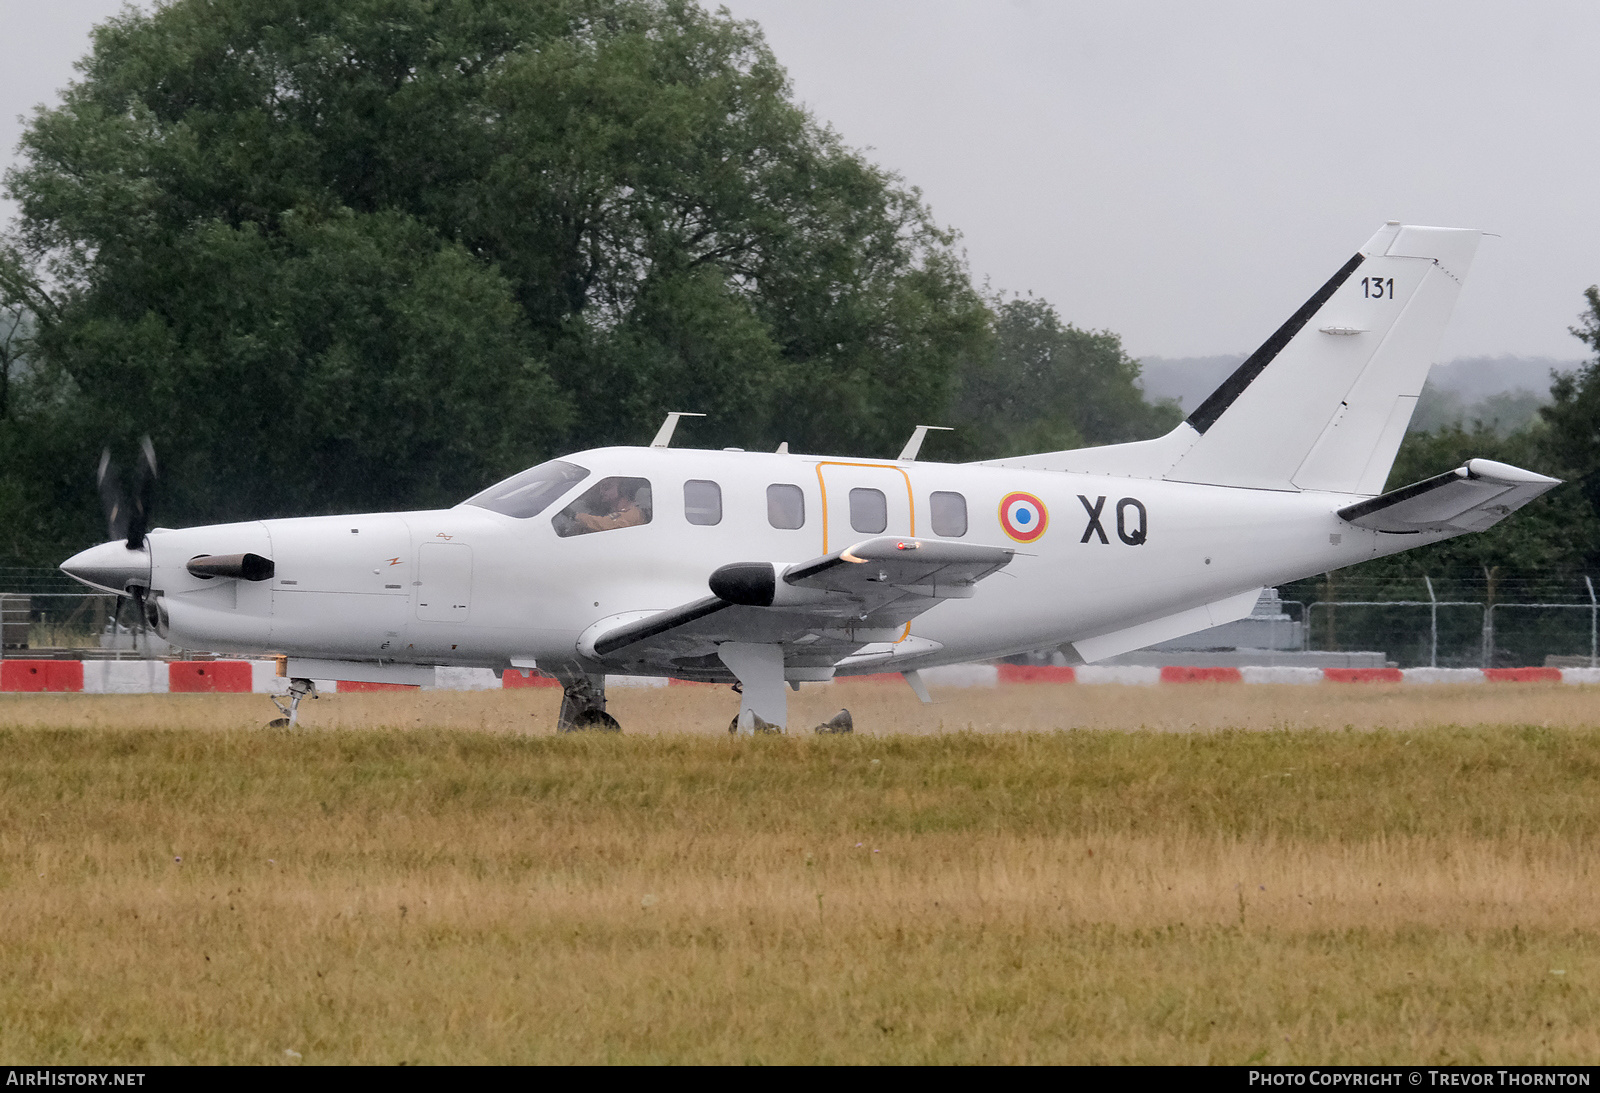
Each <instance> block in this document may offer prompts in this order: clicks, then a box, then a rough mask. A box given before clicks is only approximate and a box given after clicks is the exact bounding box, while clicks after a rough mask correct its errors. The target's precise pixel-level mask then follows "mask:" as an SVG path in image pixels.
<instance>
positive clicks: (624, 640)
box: [594, 596, 733, 657]
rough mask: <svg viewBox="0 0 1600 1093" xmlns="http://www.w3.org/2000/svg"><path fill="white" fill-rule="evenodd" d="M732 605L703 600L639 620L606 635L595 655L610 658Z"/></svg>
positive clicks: (716, 598)
mask: <svg viewBox="0 0 1600 1093" xmlns="http://www.w3.org/2000/svg"><path fill="white" fill-rule="evenodd" d="M732 606H733V604H731V603H729V602H728V601H727V600H724V599H721V598H720V597H717V596H707V597H706V598H705V599H703V600H695V601H694V602H693V603H687V604H684V605H683V606H682V607H675V608H673V609H672V610H671V611H663V612H661V614H659V615H651V616H650V617H649V618H648V619H640V620H639V621H638V622H635V623H630V624H629V625H627V626H624V627H623V628H622V629H620V630H617V631H616V632H614V633H611V634H607V635H606V636H605V637H603V638H601V639H600V640H599V641H597V642H595V643H594V651H595V652H596V653H598V654H599V655H600V656H603V657H604V656H610V655H611V654H612V653H615V652H616V651H617V650H618V649H624V648H626V647H628V646H629V645H633V644H634V643H635V642H640V641H644V640H645V639H646V638H653V637H655V636H656V635H657V634H664V633H666V632H667V631H668V630H672V629H674V628H676V627H679V626H685V625H687V624H689V623H691V622H694V621H696V620H697V619H703V618H705V617H706V616H707V615H715V614H716V613H717V612H718V611H721V610H722V609H723V608H725V607H732Z"/></svg>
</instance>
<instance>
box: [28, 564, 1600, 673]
mask: <svg viewBox="0 0 1600 1093" xmlns="http://www.w3.org/2000/svg"><path fill="white" fill-rule="evenodd" d="M1334 583H1335V582H1328V584H1334ZM1386 584H1387V586H1388V587H1375V585H1376V582H1367V583H1365V584H1363V582H1362V581H1360V580H1357V579H1351V578H1348V577H1345V578H1341V579H1340V580H1339V581H1338V582H1337V584H1336V587H1334V588H1332V589H1328V588H1327V587H1323V588H1320V589H1319V588H1318V587H1317V586H1316V583H1315V582H1314V581H1303V582H1296V584H1294V585H1287V586H1285V587H1284V588H1283V589H1282V590H1281V594H1282V596H1283V598H1282V600H1281V607H1282V608H1283V610H1284V611H1285V613H1286V615H1288V616H1289V617H1290V618H1291V619H1292V618H1293V616H1294V615H1298V616H1299V619H1300V625H1299V635H1298V640H1299V641H1300V643H1301V647H1302V648H1303V649H1305V650H1308V651H1328V652H1358V651H1373V650H1376V651H1382V652H1384V653H1385V654H1386V655H1387V657H1388V659H1389V660H1391V661H1394V662H1395V663H1396V664H1398V665H1400V666H1401V667H1405V668H1410V667H1422V666H1429V667H1461V668H1469V667H1470V668H1507V667H1528V666H1538V665H1546V664H1555V665H1559V666H1562V667H1579V666H1585V667H1600V596H1597V594H1596V590H1595V586H1594V581H1593V580H1592V579H1591V578H1590V577H1587V576H1582V577H1563V578H1560V579H1548V580H1540V581H1533V580H1524V581H1522V582H1521V583H1517V582H1503V583H1502V584H1500V585H1499V586H1496V585H1495V584H1494V583H1493V582H1480V586H1481V587H1474V586H1473V585H1472V584H1471V582H1467V581H1463V580H1461V579H1452V580H1450V581H1449V582H1448V585H1447V587H1449V588H1451V589H1452V590H1453V594H1451V595H1438V594H1436V584H1435V581H1434V579H1433V578H1431V577H1422V578H1420V579H1419V580H1418V581H1417V582H1415V586H1416V590H1417V591H1419V592H1422V593H1423V594H1424V597H1425V598H1422V597H1417V598H1404V597H1401V596H1384V595H1382V594H1381V593H1382V592H1387V591H1391V590H1392V589H1393V587H1394V582H1386ZM1504 590H1510V591H1514V592H1537V593H1543V595H1539V596H1526V597H1523V598H1518V599H1515V600H1508V599H1505V598H1501V597H1497V595H1496V593H1497V592H1498V591H1504ZM1328 591H1337V592H1340V593H1342V594H1341V595H1337V596H1335V595H1327V594H1326V593H1327V592H1328ZM1463 591H1468V592H1477V593H1479V595H1478V596H1476V597H1474V598H1467V597H1466V596H1463V595H1461V592H1463ZM1319 592H1320V593H1323V594H1322V595H1321V598H1317V597H1318V593H1319ZM1363 592H1368V593H1370V592H1378V593H1380V594H1378V595H1370V594H1369V595H1362V593H1363ZM1352 593H1354V595H1351V594H1352ZM1346 596H1349V598H1345V597H1346ZM1286 636H1287V635H1286ZM1288 640H1289V641H1291V642H1292V641H1294V640H1296V639H1295V638H1294V637H1289V639H1288ZM1272 644H1273V647H1274V648H1282V646H1281V645H1279V644H1277V643H1276V642H1274V643H1272ZM178 652H180V651H179V650H175V649H173V648H172V647H171V646H170V645H168V644H167V643H166V642H164V641H162V640H161V639H160V638H159V637H157V636H156V635H155V634H153V633H150V632H149V631H147V630H144V629H143V628H141V627H138V626H136V625H135V619H134V612H133V606H132V604H131V603H130V601H129V600H128V599H127V598H126V597H118V596H111V595H103V594H99V593H92V592H85V591H83V586H81V585H78V584H77V582H75V581H72V580H71V579H70V578H68V577H66V576H65V575H63V574H61V573H59V572H56V571H53V570H19V569H13V570H6V569H0V657H26V656H68V657H82V658H91V659H98V658H115V659H124V658H126V659H134V658H142V657H149V656H171V655H174V654H176V653H178Z"/></svg>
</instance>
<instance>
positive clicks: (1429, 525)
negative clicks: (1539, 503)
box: [1339, 459, 1561, 535]
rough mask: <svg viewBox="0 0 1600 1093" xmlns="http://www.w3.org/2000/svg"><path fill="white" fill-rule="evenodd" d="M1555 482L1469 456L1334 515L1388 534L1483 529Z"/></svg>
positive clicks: (1550, 487) (1506, 465) (1346, 507)
mask: <svg viewBox="0 0 1600 1093" xmlns="http://www.w3.org/2000/svg"><path fill="white" fill-rule="evenodd" d="M1560 484H1561V480H1560V479H1558V478H1549V477H1546V476H1545V475H1542V474H1536V473H1534V472H1533V471H1525V470H1523V469H1522V468H1521V467H1513V466H1511V465H1510V464H1508V463H1496V462H1495V461H1494V460H1492V459H1469V460H1467V462H1466V464H1465V465H1464V466H1460V467H1457V468H1456V469H1455V470H1453V471H1446V472H1445V473H1444V474H1439V475H1435V476H1434V477H1432V478H1425V479H1423V480H1422V481H1421V482H1415V483H1413V484H1411V485H1409V486H1402V487H1401V488H1400V489H1397V490H1391V491H1390V492H1389V493H1385V494H1382V495H1380V496H1378V497H1373V498H1369V499H1368V500H1366V501H1358V502H1357V503H1356V504H1354V505H1346V506H1345V507H1344V508H1342V509H1340V510H1339V517H1340V519H1342V520H1346V521H1348V522H1349V523H1352V524H1355V525H1356V526H1357V527H1364V528H1371V529H1372V530H1374V531H1382V532H1387V533H1389V534H1391V535H1417V534H1421V533H1422V532H1438V531H1443V532H1448V533H1451V534H1459V533H1461V532H1467V531H1482V530H1484V529H1485V528H1488V527H1492V526H1493V525H1495V524H1497V523H1499V522H1500V521H1501V520H1503V519H1505V518H1506V517H1507V516H1509V515H1510V514H1511V513H1513V512H1515V511H1516V510H1517V509H1520V508H1521V507H1522V506H1523V505H1526V504H1527V503H1528V502H1529V501H1532V500H1533V499H1534V498H1535V497H1538V496H1539V495H1540V494H1542V493H1544V492H1545V491H1547V490H1550V489H1553V488H1554V487H1556V486H1559V485H1560Z"/></svg>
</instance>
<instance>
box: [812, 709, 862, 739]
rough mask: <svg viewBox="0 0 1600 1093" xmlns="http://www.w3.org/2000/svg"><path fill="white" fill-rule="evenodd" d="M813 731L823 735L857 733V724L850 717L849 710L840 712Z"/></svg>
mask: <svg viewBox="0 0 1600 1093" xmlns="http://www.w3.org/2000/svg"><path fill="white" fill-rule="evenodd" d="M811 731H812V732H821V733H834V732H839V733H844V732H855V731H856V723H855V719H854V718H852V717H851V716H850V711H849V710H840V711H839V712H838V713H836V714H834V715H833V716H832V717H830V718H828V720H826V721H824V722H823V723H822V724H820V725H818V726H817V727H816V728H815V729H813V730H811Z"/></svg>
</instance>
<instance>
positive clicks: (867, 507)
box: [850, 489, 889, 535]
mask: <svg viewBox="0 0 1600 1093" xmlns="http://www.w3.org/2000/svg"><path fill="white" fill-rule="evenodd" d="M850 526H851V527H853V528H855V529H856V530H857V531H864V532H866V533H867V534H869V535H877V534H879V533H880V532H882V531H883V529H884V528H886V527H888V526H889V502H888V501H887V500H885V499H884V496H883V491H882V490H869V489H855V490H851V491H850Z"/></svg>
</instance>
